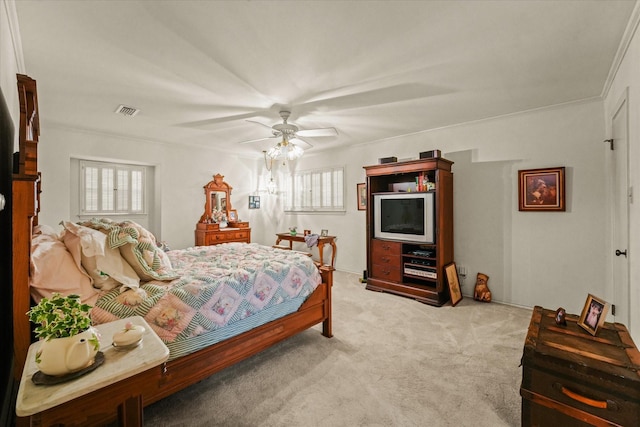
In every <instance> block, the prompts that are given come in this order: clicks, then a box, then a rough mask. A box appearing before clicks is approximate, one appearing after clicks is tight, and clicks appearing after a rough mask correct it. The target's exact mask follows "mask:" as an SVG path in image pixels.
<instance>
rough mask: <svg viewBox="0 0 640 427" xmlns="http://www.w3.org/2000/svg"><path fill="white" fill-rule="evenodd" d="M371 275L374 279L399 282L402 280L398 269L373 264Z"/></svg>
mask: <svg viewBox="0 0 640 427" xmlns="http://www.w3.org/2000/svg"><path fill="white" fill-rule="evenodd" d="M371 268H372V272H371V275H372V276H373V277H374V278H376V279H381V280H389V281H391V282H400V281H401V279H402V274H401V269H400V267H394V266H390V265H381V264H373V265H372V266H371Z"/></svg>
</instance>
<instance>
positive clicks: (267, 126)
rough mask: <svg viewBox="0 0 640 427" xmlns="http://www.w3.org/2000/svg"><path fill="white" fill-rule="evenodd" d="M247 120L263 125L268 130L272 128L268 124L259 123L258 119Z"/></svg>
mask: <svg viewBox="0 0 640 427" xmlns="http://www.w3.org/2000/svg"><path fill="white" fill-rule="evenodd" d="M247 121H248V122H249V123H255V124H257V125H260V126H264V127H266V128H267V129H269V130H272V128H271V126H269V125H265V124H264V123H261V122H259V121H257V120H247Z"/></svg>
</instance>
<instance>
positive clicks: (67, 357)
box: [27, 293, 100, 376]
mask: <svg viewBox="0 0 640 427" xmlns="http://www.w3.org/2000/svg"><path fill="white" fill-rule="evenodd" d="M90 311H91V306H90V305H88V304H83V303H82V302H81V300H80V296H79V295H75V294H71V295H67V296H62V295H61V294H59V293H54V294H53V295H52V296H51V298H42V300H40V302H39V303H38V304H37V305H35V306H34V307H32V308H31V310H29V311H28V312H27V315H28V316H29V320H30V321H31V322H33V323H34V324H36V325H37V326H36V328H35V330H34V332H35V334H36V336H37V337H38V338H40V340H41V343H40V348H39V349H38V351H37V352H36V364H37V365H38V368H39V369H40V371H41V372H42V373H44V374H47V375H55V376H59V375H66V374H69V373H73V372H76V371H80V370H82V369H84V368H86V367H88V366H90V365H91V364H92V363H93V361H94V358H95V356H96V354H97V353H98V350H100V341H99V340H98V335H97V333H96V331H95V330H94V329H93V328H92V327H91V317H90Z"/></svg>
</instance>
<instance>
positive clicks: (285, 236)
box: [276, 233, 337, 267]
mask: <svg viewBox="0 0 640 427" xmlns="http://www.w3.org/2000/svg"><path fill="white" fill-rule="evenodd" d="M276 236H278V239H277V240H276V246H277V245H278V244H279V243H280V242H281V241H283V240H286V241H288V242H289V249H293V242H302V243H305V240H304V237H305V236H303V235H300V234H296V235H295V236H293V235H292V234H291V233H276ZM325 243H328V244H329V245H331V247H332V248H333V251H332V252H331V267H335V261H336V250H337V247H336V236H318V253H319V255H320V265H324V261H323V257H322V247H323V246H324V245H325Z"/></svg>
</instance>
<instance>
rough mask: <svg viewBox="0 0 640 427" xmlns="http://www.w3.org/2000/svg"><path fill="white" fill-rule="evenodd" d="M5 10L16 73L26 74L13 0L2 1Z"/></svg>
mask: <svg viewBox="0 0 640 427" xmlns="http://www.w3.org/2000/svg"><path fill="white" fill-rule="evenodd" d="M2 3H3V4H4V9H5V15H6V16H7V23H8V24H9V34H10V35H11V42H12V44H13V52H14V55H15V60H16V68H17V71H18V73H20V74H27V70H26V67H25V65H24V53H23V51H22V37H20V25H19V23H18V12H17V11H16V2H15V0H2Z"/></svg>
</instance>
